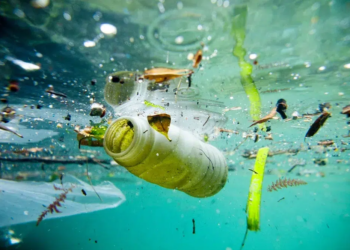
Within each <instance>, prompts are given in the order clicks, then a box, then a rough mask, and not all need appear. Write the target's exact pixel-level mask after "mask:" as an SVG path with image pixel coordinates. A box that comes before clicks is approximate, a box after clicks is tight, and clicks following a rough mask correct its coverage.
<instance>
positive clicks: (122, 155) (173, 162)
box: [104, 117, 228, 197]
mask: <svg viewBox="0 0 350 250" xmlns="http://www.w3.org/2000/svg"><path fill="white" fill-rule="evenodd" d="M125 119H126V120H128V121H129V122H131V123H132V125H133V131H134V134H133V138H132V141H131V144H130V145H129V146H128V148H127V149H126V150H124V151H121V152H119V153H116V152H113V151H114V149H113V147H114V146H115V143H116V141H120V140H117V139H116V138H114V137H115V135H116V133H115V131H114V130H116V129H118V128H119V127H118V126H116V124H118V122H119V121H121V120H125ZM145 131H146V132H145ZM169 137H170V138H171V139H172V141H168V140H167V139H166V138H165V136H163V135H162V134H160V133H158V132H157V131H155V130H154V129H153V128H151V127H150V126H149V124H148V122H147V120H146V119H145V118H140V117H121V118H119V119H117V120H116V121H114V122H113V123H112V124H111V125H110V126H109V128H108V130H107V131H106V135H105V140H104V147H105V150H106V152H107V153H108V154H109V155H110V156H111V157H112V158H113V159H114V160H115V161H116V162H117V163H119V164H120V165H122V166H124V167H125V168H126V169H127V170H128V171H129V172H131V173H132V174H134V175H136V176H138V177H140V178H142V179H144V180H146V181H148V182H151V183H154V184H157V185H159V186H162V187H165V188H170V189H178V190H181V191H183V192H185V193H187V194H189V195H191V196H193V197H208V196H212V195H214V194H216V193H217V192H219V191H220V190H221V189H222V188H223V187H224V185H225V183H226V179H227V173H228V169H227V165H226V160H225V157H224V156H223V154H222V153H221V152H220V151H219V150H218V149H216V148H215V147H213V146H211V145H210V144H206V143H203V142H201V141H200V140H198V139H197V138H196V137H195V136H193V135H192V134H191V133H189V132H188V131H185V130H182V129H180V128H178V127H177V126H175V125H171V126H170V129H169Z"/></svg>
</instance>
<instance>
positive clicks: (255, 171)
mask: <svg viewBox="0 0 350 250" xmlns="http://www.w3.org/2000/svg"><path fill="white" fill-rule="evenodd" d="M248 170H249V171H252V172H253V173H254V174H258V172H256V171H255V170H253V169H250V168H248Z"/></svg>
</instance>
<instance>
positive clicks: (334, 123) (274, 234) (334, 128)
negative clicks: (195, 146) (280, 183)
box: [0, 0, 350, 250]
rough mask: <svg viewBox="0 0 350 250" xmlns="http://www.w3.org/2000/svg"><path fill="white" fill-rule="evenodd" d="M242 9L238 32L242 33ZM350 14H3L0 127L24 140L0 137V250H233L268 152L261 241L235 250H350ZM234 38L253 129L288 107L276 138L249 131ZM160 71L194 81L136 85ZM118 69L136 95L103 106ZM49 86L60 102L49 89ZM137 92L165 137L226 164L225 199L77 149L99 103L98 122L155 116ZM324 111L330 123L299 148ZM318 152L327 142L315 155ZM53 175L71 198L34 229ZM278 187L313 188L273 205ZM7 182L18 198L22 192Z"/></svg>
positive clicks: (137, 9)
mask: <svg viewBox="0 0 350 250" xmlns="http://www.w3.org/2000/svg"><path fill="white" fill-rule="evenodd" d="M242 9H243V10H244V9H245V10H246V23H245V25H244V24H243V23H239V25H236V24H237V23H235V22H234V20H235V17H237V15H239V13H241V15H242V12H240V11H242ZM349 13H350V3H349V2H348V1H289V2H286V1H228V0H226V1H221V0H211V1H207V0H206V1H201V2H199V1H194V0H188V1H173V0H165V1H142V0H140V1H134V0H128V1H119V0H118V1H117V0H116V1H101V2H99V1H95V0H89V1H59V2H53V1H32V2H31V1H17V0H16V1H15V0H14V1H1V2H0V82H1V84H2V86H3V88H2V89H1V90H0V98H1V99H2V103H1V104H0V107H1V109H2V110H3V108H5V107H6V106H7V105H8V106H9V107H11V108H13V110H14V111H15V115H14V117H10V118H7V116H5V114H4V112H5V111H4V110H3V111H2V116H1V119H2V122H1V123H0V124H1V125H3V126H6V127H8V128H10V129H12V130H15V131H17V132H18V133H20V134H21V135H23V138H20V137H18V136H16V135H14V134H12V133H10V132H6V131H4V130H0V150H1V151H0V167H1V168H0V170H1V171H0V178H1V179H2V180H0V181H1V182H0V190H1V191H2V193H1V194H0V202H1V208H0V212H1V215H0V227H1V228H0V232H1V235H0V237H1V239H0V248H1V249H40V250H41V249H43V250H44V249H45V250H46V249H50V250H51V249H52V250H55V249H124V250H128V249H162V250H163V249H164V250H172V249H222V250H231V249H240V248H241V245H242V241H243V238H244V234H245V232H246V227H247V215H246V212H245V210H246V204H247V199H248V192H249V185H250V180H251V176H252V175H254V173H253V172H252V171H249V169H252V168H253V167H254V162H255V158H254V157H252V158H249V157H248V156H249V155H252V153H253V152H255V151H257V150H258V149H259V148H262V147H266V146H267V147H269V148H270V152H272V154H273V156H272V155H271V157H268V158H267V161H266V167H265V177H264V181H263V189H262V198H261V206H260V213H261V214H260V231H258V232H253V231H249V232H248V235H247V239H246V241H245V245H244V247H243V249H349V248H350V247H349V246H350V240H349V237H348V231H349V229H350V170H349V169H350V168H349V145H348V143H349V137H348V135H349V130H350V129H349V124H348V122H349V118H347V116H346V115H344V114H340V113H341V112H342V108H344V107H345V106H347V105H349V104H350V101H349V95H350V88H349V84H350V82H349V79H350V50H349V48H350V15H349ZM103 24H109V26H107V31H106V30H105V29H103V28H102V27H103V26H102V25H103ZM111 25H112V26H111ZM104 27H106V26H104ZM108 27H109V29H108ZM113 27H114V28H116V30H114V28H113ZM237 30H241V32H243V33H240V34H244V35H245V39H244V41H243V44H242V47H243V48H244V49H245V50H246V52H247V54H246V55H245V56H244V60H245V62H246V63H249V64H250V65H251V66H252V74H251V77H252V78H251V79H253V80H254V84H253V83H250V84H251V85H249V86H253V85H255V87H256V91H257V93H258V94H259V97H260V100H259V101H258V103H260V109H261V113H259V114H258V115H259V117H263V116H265V115H267V114H268V113H269V112H270V111H271V109H272V108H273V107H275V104H276V102H277V100H279V99H281V98H283V99H285V100H286V101H287V104H288V109H287V110H286V114H287V116H288V118H291V117H293V113H295V112H297V113H298V115H294V116H298V118H297V119H295V120H287V121H286V120H282V119H281V116H280V115H279V114H277V115H276V116H275V117H276V119H271V120H270V121H268V122H266V123H265V124H266V126H269V127H271V131H270V132H266V131H263V130H261V128H260V127H259V129H258V126H255V127H256V129H255V128H254V127H249V126H250V124H251V123H252V121H253V120H254V117H252V116H251V111H252V107H253V106H252V105H251V101H252V99H253V98H252V94H251V92H250V93H248V92H246V91H247V90H246V89H245V88H244V81H243V80H242V79H241V75H240V72H241V67H240V66H239V63H238V59H237V57H235V56H234V55H233V53H232V52H233V48H234V47H235V46H237V43H236V41H237V40H235V38H234V37H235V35H237V34H238V33H237V32H238V31H237ZM108 33H109V34H108ZM202 44H203V46H202ZM199 49H202V50H203V56H204V58H203V60H202V61H201V63H200V66H199V67H198V68H192V60H190V59H191V54H192V56H193V55H194V54H195V53H196V51H197V50H199ZM160 67H166V68H173V69H192V70H193V71H194V73H193V74H192V86H191V87H190V88H189V87H188V79H187V77H182V80H181V81H182V82H181V84H182V85H181V86H180V87H179V81H178V79H175V80H172V81H169V82H166V83H164V85H150V84H151V83H150V82H148V80H145V79H141V78H142V77H141V76H142V75H143V72H144V70H146V69H150V68H160ZM122 71H123V72H124V71H128V72H131V73H132V74H133V75H132V77H130V78H125V81H126V84H131V85H127V86H134V87H131V89H132V90H131V89H130V90H129V91H130V92H127V93H126V94H125V93H122V94H117V95H118V98H119V99H120V100H121V102H122V104H123V105H119V103H118V105H109V103H110V100H106V99H105V93H104V87H105V84H106V78H107V79H108V75H109V74H111V73H113V72H114V73H116V74H119V73H118V72H122ZM135 72H136V73H135ZM242 72H244V71H242ZM138 77H140V78H139V79H137V78H138ZM11 84H12V90H11V89H10V88H9V87H11ZM13 85H15V87H13ZM50 85H52V87H53V90H54V91H55V92H58V94H57V93H56V96H55V95H50V94H49V93H48V92H47V91H46V90H47V89H48V88H50ZM140 86H141V87H140ZM142 86H145V87H144V88H143V87H142ZM138 87H140V89H138ZM135 89H137V95H136V96H135V92H136V91H134V90H135ZM165 89H168V92H165ZM16 90H17V91H16ZM163 90H164V91H163ZM133 91H134V92H133ZM176 91H177V92H176ZM60 93H62V94H64V95H65V96H66V97H62V96H59V94H60ZM174 93H177V97H175V95H174ZM139 94H140V95H142V94H144V96H143V98H145V99H146V100H147V101H150V102H152V103H154V104H157V105H162V106H164V107H165V111H164V112H166V113H169V114H170V115H171V117H172V124H175V125H177V126H179V127H180V128H182V129H184V130H187V131H190V132H191V133H192V134H193V135H194V136H196V137H198V139H199V140H202V141H203V140H204V137H205V135H206V136H208V138H209V142H208V143H210V144H211V145H214V146H215V147H217V148H218V149H219V150H220V151H221V152H222V154H223V155H224V157H225V159H226V162H227V165H228V179H227V182H226V185H225V187H224V188H223V189H222V190H221V191H220V192H219V193H217V194H216V195H214V196H211V197H207V198H195V197H191V196H189V195H187V194H185V193H183V192H181V191H178V190H172V189H166V188H163V187H160V186H158V185H155V184H151V183H149V182H147V181H145V180H142V179H141V178H139V177H136V176H134V175H132V174H131V173H129V172H128V171H126V170H125V168H123V167H122V166H119V165H117V164H115V163H112V162H114V161H113V160H112V159H111V158H110V157H109V156H108V155H107V154H106V153H105V151H104V149H103V147H89V146H86V145H82V146H81V149H79V148H78V140H77V134H76V132H74V129H75V126H76V125H80V126H81V128H83V127H84V126H87V125H89V124H90V120H91V121H92V122H93V123H98V122H100V121H101V118H100V117H99V116H90V112H91V106H90V105H91V103H92V102H96V103H101V104H103V105H104V106H105V107H106V115H105V117H104V118H106V120H109V119H110V120H114V119H116V118H118V117H120V116H124V115H132V116H136V115H139V116H140V117H144V118H146V116H147V115H146V113H147V114H149V112H151V113H153V112H154V111H155V109H153V107H149V106H148V107H147V106H146V105H144V103H143V101H144V100H143V99H137V98H138V97H137V96H139ZM113 96H114V97H115V95H113ZM92 98H94V99H93V100H92ZM139 98H141V97H139ZM175 98H176V99H175ZM5 99H6V101H7V103H5ZM119 99H118V101H120V100H119ZM253 101H254V100H253ZM324 103H329V104H330V106H331V107H330V108H328V109H327V110H328V112H330V113H332V116H331V117H330V118H328V120H327V121H326V122H325V124H324V126H323V127H321V128H320V130H319V131H318V132H317V133H316V134H315V135H314V136H312V137H310V138H306V139H305V138H304V137H305V134H306V132H307V131H308V129H309V128H310V126H311V125H312V123H313V122H314V121H315V120H316V119H317V118H318V117H319V116H320V115H321V112H320V108H319V105H320V104H324ZM38 105H39V106H38ZM167 105H168V106H167ZM230 108H232V110H228V109H230ZM157 111H158V112H163V111H161V110H157ZM68 114H69V115H71V120H70V121H68V120H67V119H65V117H67V115H68ZM306 114H309V115H310V114H312V116H311V117H308V116H307V115H306ZM209 115H210V119H209V120H208V121H207V123H205V122H206V119H207V117H208V116H209ZM5 118H6V119H8V121H6V119H5ZM105 125H106V126H107V124H106V123H105ZM204 125H206V126H204ZM220 129H226V130H225V131H224V132H220ZM233 131H235V132H233ZM269 135H271V136H272V137H273V140H268V139H266V138H265V137H266V136H269ZM322 140H333V144H332V145H330V146H322V145H318V143H319V142H320V141H322ZM160 153H161V152H160ZM135 157H136V156H135ZM89 159H90V160H89ZM69 161H72V162H69ZM86 161H89V163H88V164H87V162H86ZM96 161H98V162H100V161H101V162H102V166H101V164H98V163H96ZM87 167H88V172H89V176H90V179H91V181H92V184H93V185H94V187H95V188H96V190H97V193H99V194H100V196H101V198H102V201H101V200H99V199H98V197H97V196H96V194H95V193H94V191H93V189H92V188H91V185H90V181H89V178H87V174H86V171H87ZM106 167H107V168H108V169H106ZM293 167H294V168H293ZM61 174H64V175H63V177H62V182H63V183H66V184H67V185H69V183H70V182H72V183H75V185H78V188H76V189H75V190H74V192H72V193H69V194H68V198H67V200H66V202H65V203H64V205H63V207H62V208H59V210H60V211H61V213H54V214H50V213H49V214H48V215H47V216H46V217H45V218H44V220H43V221H41V222H40V225H39V226H36V221H37V218H38V216H39V215H40V213H41V212H42V211H44V210H45V209H46V207H47V206H48V205H49V204H50V203H51V202H52V201H53V199H54V198H53V197H57V196H58V195H59V194H60V191H55V190H54V188H53V187H52V188H51V185H53V183H55V185H58V186H59V185H60V182H61V181H60V176H61ZM71 176H74V177H76V178H77V179H79V180H81V181H83V182H84V183H85V184H81V183H80V184H79V183H78V182H77V179H74V180H72V178H73V177H71ZM278 178H291V179H300V180H303V181H306V182H307V185H301V186H297V187H288V188H283V189H281V190H278V191H277V192H268V191H267V187H268V186H269V185H271V183H273V182H275V181H276V180H277V179H278ZM5 180H8V181H11V182H5ZM104 181H108V182H104ZM9 183H12V184H11V185H13V186H11V187H14V186H18V185H19V184H22V185H24V186H21V187H25V188H22V190H20V191H16V192H15V191H13V189H10V184H9ZM77 183H78V184H77ZM101 183H105V184H106V183H107V184H106V185H110V186H109V188H110V189H108V190H112V191H106V189H103V187H102V186H99V185H100V184H101ZM46 184H47V186H45V185H46ZM35 185H43V186H40V187H45V188H39V190H37V189H36V190H34V187H35ZM18 187H19V186H18ZM66 187H67V186H66ZM82 187H83V189H84V190H86V193H87V195H86V196H85V195H83V194H82V192H81V189H82ZM115 187H116V188H115ZM29 195H30V196H29ZM44 195H50V197H48V196H44ZM27 196H28V197H31V198H28V200H26V199H25V197H27ZM9 197H13V198H9ZM68 215H69V216H68ZM192 220H195V233H193V222H192Z"/></svg>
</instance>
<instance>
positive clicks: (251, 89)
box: [231, 5, 266, 131]
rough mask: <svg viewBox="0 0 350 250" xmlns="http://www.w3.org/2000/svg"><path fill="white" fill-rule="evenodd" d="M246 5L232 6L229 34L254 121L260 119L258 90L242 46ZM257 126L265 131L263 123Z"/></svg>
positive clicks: (251, 67)
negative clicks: (233, 41)
mask: <svg viewBox="0 0 350 250" xmlns="http://www.w3.org/2000/svg"><path fill="white" fill-rule="evenodd" d="M247 11H248V9H247V6H246V5H243V6H237V7H235V8H234V17H233V21H232V30H231V34H232V35H233V37H234V39H235V41H236V44H235V46H234V48H233V55H234V56H235V57H237V59H238V65H239V67H240V68H241V72H240V74H241V84H242V86H243V88H244V91H245V92H246V94H247V96H248V98H249V101H250V115H251V117H252V119H253V120H254V121H257V120H259V119H260V115H261V101H260V95H259V91H258V89H257V88H256V86H255V83H254V80H253V78H252V73H253V66H252V65H251V64H250V63H248V62H247V61H246V60H245V58H244V57H245V56H246V54H247V51H246V50H245V48H244V47H243V44H244V39H245V35H246V34H245V26H246V20H247ZM258 126H259V128H260V129H261V130H263V131H266V125H265V123H261V124H258Z"/></svg>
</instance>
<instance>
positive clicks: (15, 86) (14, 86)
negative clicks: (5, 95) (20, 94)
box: [7, 80, 19, 92]
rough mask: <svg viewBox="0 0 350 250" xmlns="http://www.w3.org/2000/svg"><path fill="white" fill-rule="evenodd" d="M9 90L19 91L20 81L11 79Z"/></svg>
mask: <svg viewBox="0 0 350 250" xmlns="http://www.w3.org/2000/svg"><path fill="white" fill-rule="evenodd" d="M7 88H8V90H9V91H11V92H17V91H19V86H18V82H17V81H15V80H10V82H9V85H8V87H7Z"/></svg>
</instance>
